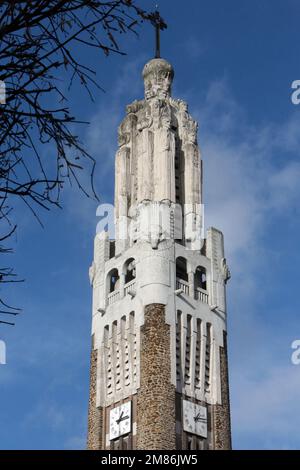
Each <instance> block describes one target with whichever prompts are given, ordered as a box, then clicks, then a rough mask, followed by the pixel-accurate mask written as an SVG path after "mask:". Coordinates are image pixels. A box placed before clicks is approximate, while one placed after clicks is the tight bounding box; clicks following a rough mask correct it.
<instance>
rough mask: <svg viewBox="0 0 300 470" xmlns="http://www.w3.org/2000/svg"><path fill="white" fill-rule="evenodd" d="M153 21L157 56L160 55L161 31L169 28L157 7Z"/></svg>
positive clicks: (152, 16) (152, 17)
mask: <svg viewBox="0 0 300 470" xmlns="http://www.w3.org/2000/svg"><path fill="white" fill-rule="evenodd" d="M151 23H152V25H153V26H154V27H155V58H156V59H158V58H159V57H160V31H161V30H163V29H166V28H167V25H166V23H165V22H164V20H163V19H162V17H161V16H160V14H159V11H158V10H157V9H156V10H155V12H154V13H152V15H151Z"/></svg>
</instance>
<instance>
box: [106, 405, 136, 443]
mask: <svg viewBox="0 0 300 470" xmlns="http://www.w3.org/2000/svg"><path fill="white" fill-rule="evenodd" d="M130 431H131V401H128V402H127V403H123V404H122V405H120V406H117V407H116V408H113V409H112V410H110V413H109V440H110V441H112V440H113V439H117V438H118V437H120V436H123V434H128V433H129V432H130Z"/></svg>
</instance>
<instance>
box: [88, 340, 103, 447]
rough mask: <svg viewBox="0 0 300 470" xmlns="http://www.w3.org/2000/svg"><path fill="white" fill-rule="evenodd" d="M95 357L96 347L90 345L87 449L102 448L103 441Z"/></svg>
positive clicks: (96, 353) (96, 355)
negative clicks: (97, 398)
mask: <svg viewBox="0 0 300 470" xmlns="http://www.w3.org/2000/svg"><path fill="white" fill-rule="evenodd" d="M97 359H98V351H97V349H94V348H93V345H92V351H91V367H90V399H89V411H88V437H87V448H88V449H89V450H100V449H103V448H104V447H103V446H104V443H103V442H102V433H103V409H102V408H101V407H99V408H97V406H96V387H97Z"/></svg>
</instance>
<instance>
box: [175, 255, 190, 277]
mask: <svg viewBox="0 0 300 470" xmlns="http://www.w3.org/2000/svg"><path fill="white" fill-rule="evenodd" d="M176 277H177V278H178V279H182V280H183V281H186V282H188V280H189V278H188V274H187V263H186V259H185V258H183V257H182V256H179V258H177V259H176Z"/></svg>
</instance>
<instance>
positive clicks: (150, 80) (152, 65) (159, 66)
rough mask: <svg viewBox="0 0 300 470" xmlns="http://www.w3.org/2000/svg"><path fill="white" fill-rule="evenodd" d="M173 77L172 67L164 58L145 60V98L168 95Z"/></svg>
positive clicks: (160, 97) (161, 97) (162, 97)
mask: <svg viewBox="0 0 300 470" xmlns="http://www.w3.org/2000/svg"><path fill="white" fill-rule="evenodd" d="M173 77H174V70H173V67H172V65H171V64H170V63H169V62H167V61H166V60H165V59H161V58H156V59H152V60H150V61H149V62H147V64H146V65H145V67H144V69H143V78H144V83H145V98H146V100H148V99H150V98H154V97H157V98H159V99H164V98H166V97H167V96H170V94H171V85H172V80H173Z"/></svg>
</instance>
